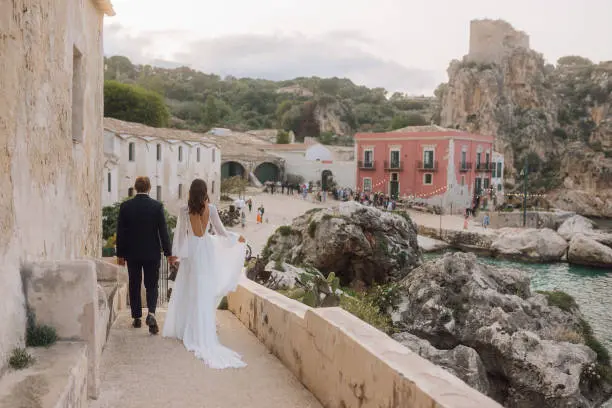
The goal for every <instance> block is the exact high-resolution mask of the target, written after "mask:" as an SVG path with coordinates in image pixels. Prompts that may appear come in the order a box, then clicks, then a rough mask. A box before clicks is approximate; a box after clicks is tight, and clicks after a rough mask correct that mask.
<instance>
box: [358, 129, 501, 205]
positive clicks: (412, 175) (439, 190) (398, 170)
mask: <svg viewBox="0 0 612 408" xmlns="http://www.w3.org/2000/svg"><path fill="white" fill-rule="evenodd" d="M494 141H495V137H494V136H482V135H475V134H471V133H468V132H463V131H460V130H455V129H445V128H441V127H438V126H414V127H408V128H405V129H401V130H399V131H394V132H386V133H358V134H356V135H355V144H356V147H355V149H356V152H355V155H356V158H357V159H356V160H357V189H358V190H361V191H371V192H383V193H386V194H389V195H391V196H395V197H400V198H409V197H413V198H416V199H418V200H422V201H423V202H427V203H430V204H436V205H442V207H444V208H446V209H450V208H452V209H453V212H457V211H463V209H465V208H466V207H471V206H472V204H473V203H474V202H475V201H476V199H478V201H479V203H480V205H481V206H482V204H484V203H485V202H487V201H490V199H491V197H492V196H493V195H491V194H490V192H491V191H501V189H500V188H498V187H497V186H493V185H492V184H491V180H492V176H493V178H494V180H496V181H498V182H499V183H501V180H502V174H501V173H502V172H503V161H502V162H500V163H499V165H498V163H493V143H494ZM499 156H500V155H498V154H496V157H499ZM497 173H499V174H497ZM500 187H501V185H500ZM456 210H457V211H456Z"/></svg>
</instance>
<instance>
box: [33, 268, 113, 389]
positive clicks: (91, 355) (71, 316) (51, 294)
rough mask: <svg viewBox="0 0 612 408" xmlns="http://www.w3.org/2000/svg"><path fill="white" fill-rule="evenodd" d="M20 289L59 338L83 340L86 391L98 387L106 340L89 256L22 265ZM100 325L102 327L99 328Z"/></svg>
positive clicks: (103, 301)
mask: <svg viewBox="0 0 612 408" xmlns="http://www.w3.org/2000/svg"><path fill="white" fill-rule="evenodd" d="M22 276H23V281H24V290H25V292H26V300H27V302H28V306H29V308H30V309H31V310H32V311H33V312H34V313H35V315H36V321H37V323H40V324H46V325H49V326H52V327H54V328H55V329H56V330H57V334H58V336H59V338H60V339H61V340H70V341H84V342H85V343H86V344H87V345H88V347H87V354H88V365H89V368H88V380H87V384H88V394H89V397H90V398H97V396H98V393H99V390H100V378H99V372H100V354H101V352H102V348H103V346H104V343H105V341H106V321H107V320H106V321H105V322H104V324H103V325H100V319H101V318H103V319H108V318H107V317H106V316H107V313H108V312H107V302H106V299H100V292H101V288H100V287H99V286H98V282H97V268H96V263H95V262H94V261H92V260H78V261H58V262H39V263H33V264H30V265H27V266H26V267H25V268H24V269H23V273H22ZM102 328H103V330H102Z"/></svg>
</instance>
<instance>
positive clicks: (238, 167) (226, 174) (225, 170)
mask: <svg viewBox="0 0 612 408" xmlns="http://www.w3.org/2000/svg"><path fill="white" fill-rule="evenodd" d="M245 174H246V171H245V170H244V167H243V166H242V164H240V163H238V162H235V161H228V162H225V163H223V164H222V165H221V180H225V179H228V178H230V177H235V176H241V177H244V176H245Z"/></svg>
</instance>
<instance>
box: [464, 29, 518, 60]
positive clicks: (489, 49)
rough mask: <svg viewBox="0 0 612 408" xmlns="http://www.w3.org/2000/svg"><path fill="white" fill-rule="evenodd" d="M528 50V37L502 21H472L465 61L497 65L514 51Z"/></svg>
mask: <svg viewBox="0 0 612 408" xmlns="http://www.w3.org/2000/svg"><path fill="white" fill-rule="evenodd" d="M517 48H523V49H526V50H528V49H529V36H528V35H527V34H526V33H525V32H523V31H518V30H515V29H514V27H512V25H510V23H508V22H506V21H504V20H472V22H471V23H470V50H469V53H468V55H467V60H468V61H470V62H475V63H478V64H491V63H494V64H499V63H500V62H501V61H502V59H503V58H504V57H506V56H508V55H509V54H511V53H512V52H513V51H514V50H515V49H517Z"/></svg>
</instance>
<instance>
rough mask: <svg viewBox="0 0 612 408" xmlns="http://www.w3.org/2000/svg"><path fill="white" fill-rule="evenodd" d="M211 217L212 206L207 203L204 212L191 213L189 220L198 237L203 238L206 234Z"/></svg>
mask: <svg viewBox="0 0 612 408" xmlns="http://www.w3.org/2000/svg"><path fill="white" fill-rule="evenodd" d="M209 219H210V206H209V205H206V207H205V208H204V211H202V214H200V215H198V214H191V213H189V222H190V223H191V230H192V231H193V235H195V236H196V237H198V238H201V237H203V236H204V234H206V230H205V228H206V226H207V225H208V220H209Z"/></svg>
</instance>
